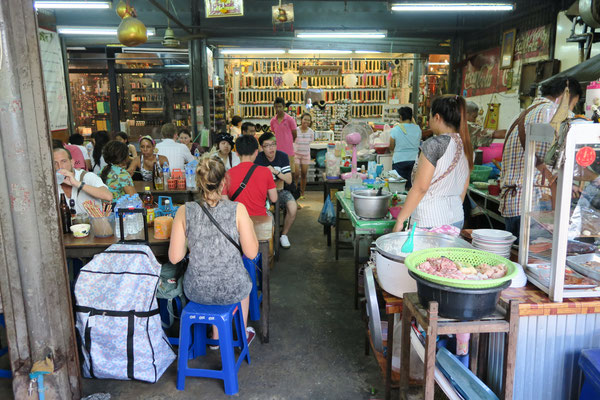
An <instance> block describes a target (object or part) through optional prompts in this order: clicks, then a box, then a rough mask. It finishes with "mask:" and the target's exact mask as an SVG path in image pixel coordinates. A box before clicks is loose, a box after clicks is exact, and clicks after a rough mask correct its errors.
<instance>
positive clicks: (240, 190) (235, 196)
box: [230, 164, 258, 201]
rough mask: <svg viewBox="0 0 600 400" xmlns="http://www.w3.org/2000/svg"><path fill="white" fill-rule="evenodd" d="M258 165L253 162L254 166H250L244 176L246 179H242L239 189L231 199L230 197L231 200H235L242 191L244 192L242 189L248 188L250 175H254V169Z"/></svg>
mask: <svg viewBox="0 0 600 400" xmlns="http://www.w3.org/2000/svg"><path fill="white" fill-rule="evenodd" d="M257 167H258V165H256V164H252V166H251V167H250V169H249V170H248V172H247V173H246V176H245V177H244V180H243V181H242V183H240V187H238V188H237V190H236V191H235V193H234V194H233V195H232V196H231V199H230V200H231V201H235V199H237V197H238V196H239V195H240V193H242V191H243V190H244V189H246V185H247V184H248V181H249V180H250V177H251V176H252V174H253V173H254V170H255V169H256V168H257Z"/></svg>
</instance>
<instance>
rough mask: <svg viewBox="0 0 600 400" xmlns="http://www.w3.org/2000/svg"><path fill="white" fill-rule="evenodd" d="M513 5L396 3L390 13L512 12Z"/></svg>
mask: <svg viewBox="0 0 600 400" xmlns="http://www.w3.org/2000/svg"><path fill="white" fill-rule="evenodd" d="M514 7H515V5H514V3H506V2H504V3H481V2H460V3H459V2H456V3H398V4H393V5H392V11H512V10H513V9H514Z"/></svg>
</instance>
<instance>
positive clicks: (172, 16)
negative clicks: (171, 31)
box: [148, 0, 193, 34]
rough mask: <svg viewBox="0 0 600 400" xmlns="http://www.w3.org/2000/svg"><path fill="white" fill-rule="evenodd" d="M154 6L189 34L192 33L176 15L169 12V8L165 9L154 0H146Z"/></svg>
mask: <svg viewBox="0 0 600 400" xmlns="http://www.w3.org/2000/svg"><path fill="white" fill-rule="evenodd" d="M148 1H149V2H150V3H151V4H152V5H153V6H154V7H156V8H158V9H159V10H160V11H161V12H162V13H163V14H165V15H166V16H167V18H169V19H170V20H171V21H173V22H174V23H176V24H177V25H179V27H181V29H183V30H184V31H186V32H187V33H189V34H192V33H193V32H192V30H191V29H190V28H188V27H187V26H186V25H185V24H184V23H183V22H181V21H180V20H179V19H178V18H177V17H175V16H174V15H173V14H171V13H170V12H169V10H167V9H166V8H164V7H163V6H162V5H161V4H159V3H158V2H157V1H156V0H148Z"/></svg>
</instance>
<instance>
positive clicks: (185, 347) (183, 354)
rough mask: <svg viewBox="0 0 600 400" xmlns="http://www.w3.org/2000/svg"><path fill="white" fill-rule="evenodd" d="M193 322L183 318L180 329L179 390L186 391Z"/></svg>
mask: <svg viewBox="0 0 600 400" xmlns="http://www.w3.org/2000/svg"><path fill="white" fill-rule="evenodd" d="M191 325H192V324H191V321H190V320H189V319H187V318H185V317H182V318H181V326H180V328H179V351H178V359H177V390H184V389H185V377H186V375H187V372H188V351H189V347H190V338H191V332H190V330H191Z"/></svg>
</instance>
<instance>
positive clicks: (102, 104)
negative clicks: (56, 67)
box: [69, 73, 111, 135]
mask: <svg viewBox="0 0 600 400" xmlns="http://www.w3.org/2000/svg"><path fill="white" fill-rule="evenodd" d="M69 86H70V90H71V102H72V112H73V121H74V123H75V129H76V130H77V132H79V133H81V134H83V135H90V134H91V133H92V132H95V131H111V124H110V113H111V110H110V96H109V87H110V85H109V82H108V74H106V73H71V74H69Z"/></svg>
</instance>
